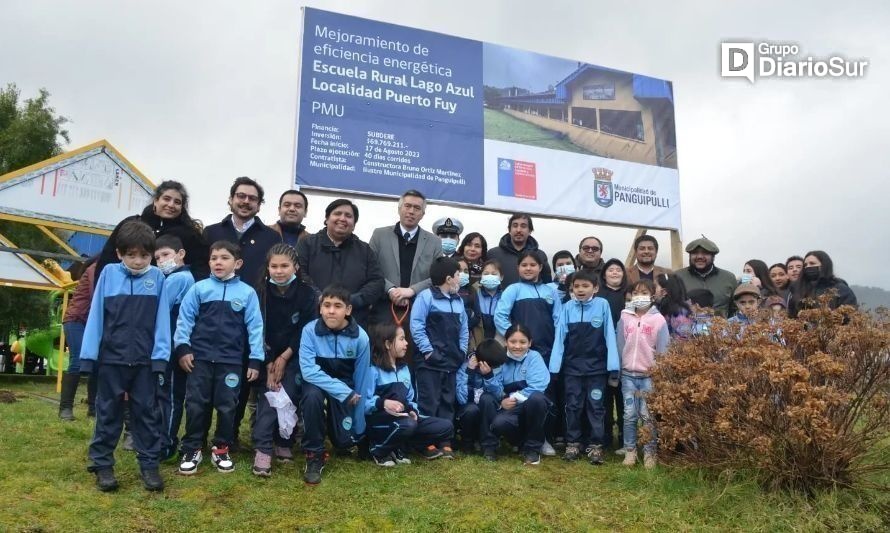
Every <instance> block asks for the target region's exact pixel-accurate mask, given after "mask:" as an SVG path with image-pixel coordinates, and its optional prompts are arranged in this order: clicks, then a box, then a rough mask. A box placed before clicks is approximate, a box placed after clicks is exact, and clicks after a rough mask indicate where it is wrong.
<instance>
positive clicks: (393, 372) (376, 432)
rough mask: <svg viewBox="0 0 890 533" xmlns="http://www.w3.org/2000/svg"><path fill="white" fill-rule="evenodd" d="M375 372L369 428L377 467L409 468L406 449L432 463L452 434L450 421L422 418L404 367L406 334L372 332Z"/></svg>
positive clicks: (388, 327)
mask: <svg viewBox="0 0 890 533" xmlns="http://www.w3.org/2000/svg"><path fill="white" fill-rule="evenodd" d="M371 336H372V338H371V345H372V355H371V362H372V366H371V370H370V379H368V380H367V389H366V390H365V392H364V393H363V396H364V402H365V404H364V405H365V424H366V427H367V431H368V439H369V441H370V448H369V449H370V452H371V457H372V458H373V459H374V463H375V464H377V466H383V467H392V466H396V465H397V464H410V463H411V460H410V459H408V458H407V457H405V455H404V453H403V449H404V447H405V446H412V447H415V448H418V449H422V450H424V452H425V453H424V456H425V457H427V458H428V459H436V458H438V457H441V456H442V452H441V451H439V449H440V446H439V445H440V444H441V443H443V442H447V441H448V440H449V439H450V437H451V433H452V432H453V431H454V428H453V426H452V423H451V421H450V420H445V419H444V418H438V417H435V416H421V415H419V414H418V410H417V402H416V401H415V396H414V387H412V386H411V372H410V371H409V369H408V365H407V364H406V363H405V354H406V353H407V352H408V340H407V339H406V338H405V330H403V329H402V328H401V327H400V326H396V325H395V324H388V323H383V324H379V325H377V326H375V327H374V329H373V330H372V331H371Z"/></svg>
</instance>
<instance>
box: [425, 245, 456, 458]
mask: <svg viewBox="0 0 890 533" xmlns="http://www.w3.org/2000/svg"><path fill="white" fill-rule="evenodd" d="M459 271H460V266H459V265H458V263H457V261H455V260H454V259H452V258H450V257H438V258H436V260H435V261H433V264H432V265H430V282H432V285H433V286H432V287H430V288H429V289H426V290H424V291H422V292H421V293H420V294H419V295H417V298H416V299H415V300H414V305H413V306H412V308H411V336H412V337H413V338H414V344H415V345H416V349H415V350H414V379H415V382H416V383H417V404H418V406H419V407H420V414H422V415H424V416H436V417H439V418H444V419H445V420H451V421H453V420H454V415H455V411H456V399H455V388H456V386H457V383H456V378H457V369H458V368H460V365H461V364H462V363H463V362H464V361H465V360H466V358H467V347H468V345H469V340H470V332H469V329H468V322H467V313H466V311H465V310H464V304H463V300H461V297H460V296H459V295H458V290H459V289H460V272H459ZM428 452H429V453H434V454H436V455H442V456H444V457H445V458H447V459H451V458H453V457H454V452H453V450H452V449H451V442H450V441H443V442H442V443H440V447H439V448H438V450H432V449H430V450H428Z"/></svg>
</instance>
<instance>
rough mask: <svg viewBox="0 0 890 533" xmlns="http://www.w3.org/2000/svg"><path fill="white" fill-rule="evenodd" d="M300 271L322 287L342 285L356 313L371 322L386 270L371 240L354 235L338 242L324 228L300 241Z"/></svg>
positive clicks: (364, 320) (356, 315) (360, 317)
mask: <svg viewBox="0 0 890 533" xmlns="http://www.w3.org/2000/svg"><path fill="white" fill-rule="evenodd" d="M297 257H298V261H299V262H300V271H301V272H303V273H305V274H306V275H307V276H309V278H310V280H311V282H312V284H313V285H315V287H316V288H318V289H319V290H321V291H324V289H325V287H327V286H328V285H331V284H337V285H342V286H343V287H344V288H346V290H348V291H349V292H350V294H351V296H350V302H349V303H350V304H351V305H352V316H354V317H355V318H356V320H357V321H358V323H359V324H361V325H363V324H367V319H368V308H369V307H370V306H371V304H373V303H374V302H376V301H377V300H379V299H380V297H381V295H382V294H383V274H382V273H381V272H380V265H379V263H378V262H377V254H375V253H374V251H373V250H371V247H370V246H368V243H366V242H365V241H363V240H361V239H359V238H358V237H356V236H355V235H350V236H349V238H347V239H346V240H345V241H343V242H342V243H340V246H337V245H335V244H334V243H333V241H331V239H330V238H329V237H328V233H327V230H326V229H324V228H322V229H321V230H320V231H319V232H318V233H314V234H312V235H308V236H306V237H303V238H302V239H300V241H299V242H298V243H297Z"/></svg>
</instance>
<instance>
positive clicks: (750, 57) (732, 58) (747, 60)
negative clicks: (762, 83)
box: [720, 43, 754, 83]
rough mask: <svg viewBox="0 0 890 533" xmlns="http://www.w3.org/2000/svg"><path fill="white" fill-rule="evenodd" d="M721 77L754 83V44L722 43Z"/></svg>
mask: <svg viewBox="0 0 890 533" xmlns="http://www.w3.org/2000/svg"><path fill="white" fill-rule="evenodd" d="M720 75H721V76H723V77H724V78H748V81H750V82H751V83H754V43H720Z"/></svg>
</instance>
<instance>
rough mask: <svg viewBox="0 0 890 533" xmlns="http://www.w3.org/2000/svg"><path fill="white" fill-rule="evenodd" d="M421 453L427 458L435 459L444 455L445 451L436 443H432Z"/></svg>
mask: <svg viewBox="0 0 890 533" xmlns="http://www.w3.org/2000/svg"><path fill="white" fill-rule="evenodd" d="M420 455H422V456H424V458H426V459H429V460H433V459H438V458H439V457H442V455H443V453H442V450H440V449H439V448H437V447H436V445H435V444H430V445H429V446H427V447H426V448H424V449H423V450H422V451H421V452H420Z"/></svg>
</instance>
